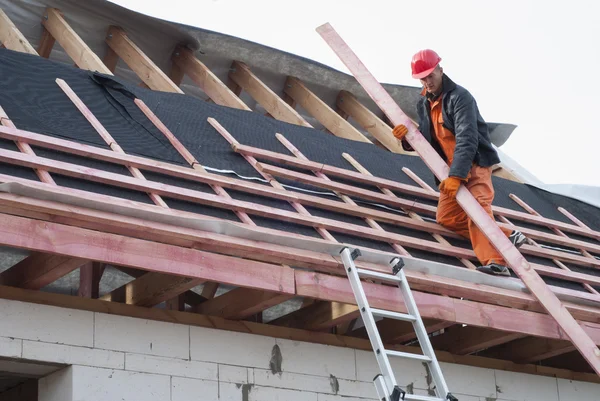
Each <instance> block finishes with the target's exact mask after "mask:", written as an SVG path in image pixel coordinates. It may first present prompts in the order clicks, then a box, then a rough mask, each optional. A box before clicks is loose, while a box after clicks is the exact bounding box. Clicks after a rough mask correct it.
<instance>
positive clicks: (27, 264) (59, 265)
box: [0, 252, 87, 289]
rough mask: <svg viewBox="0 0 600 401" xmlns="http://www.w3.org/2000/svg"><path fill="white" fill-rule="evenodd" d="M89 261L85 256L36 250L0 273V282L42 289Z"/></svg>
mask: <svg viewBox="0 0 600 401" xmlns="http://www.w3.org/2000/svg"><path fill="white" fill-rule="evenodd" d="M85 263H87V261H86V260H85V259H83V258H77V257H70V256H63V255H53V254H49V253H42V252H34V253H33V254H31V255H29V256H28V257H26V258H25V259H23V260H22V261H20V262H19V263H17V264H16V265H14V266H12V267H11V268H9V269H8V270H5V271H4V272H2V273H0V284H2V285H10V286H14V287H23V288H29V289H40V288H42V287H45V286H46V285H48V284H51V283H53V282H55V281H56V280H58V279H59V278H61V277H63V276H65V275H67V274H68V273H70V272H72V271H73V270H75V269H77V268H79V267H80V266H82V265H84V264H85Z"/></svg>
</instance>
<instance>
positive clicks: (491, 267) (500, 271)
mask: <svg viewBox="0 0 600 401" xmlns="http://www.w3.org/2000/svg"><path fill="white" fill-rule="evenodd" d="M477 271H480V272H482V273H487V274H491V275H494V276H506V277H510V271H509V270H508V267H506V266H504V265H500V264H498V263H490V264H487V265H485V266H479V267H478V268H477Z"/></svg>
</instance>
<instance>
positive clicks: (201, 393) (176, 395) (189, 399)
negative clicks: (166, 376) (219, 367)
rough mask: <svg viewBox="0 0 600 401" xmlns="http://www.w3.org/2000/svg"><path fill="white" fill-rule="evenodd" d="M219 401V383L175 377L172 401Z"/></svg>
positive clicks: (172, 384) (172, 387)
mask: <svg viewBox="0 0 600 401" xmlns="http://www.w3.org/2000/svg"><path fill="white" fill-rule="evenodd" d="M198 400H202V401H219V383H218V382H216V381H209V380H198V379H188V378H183V377H173V380H172V383H171V398H170V401H198Z"/></svg>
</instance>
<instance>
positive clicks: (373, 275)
mask: <svg viewBox="0 0 600 401" xmlns="http://www.w3.org/2000/svg"><path fill="white" fill-rule="evenodd" d="M356 271H357V272H358V274H359V275H360V276H361V277H368V278H375V279H379V280H384V281H392V282H396V283H399V282H401V281H402V279H401V278H400V277H398V276H394V275H393V274H386V273H379V272H376V271H373V270H365V269H356Z"/></svg>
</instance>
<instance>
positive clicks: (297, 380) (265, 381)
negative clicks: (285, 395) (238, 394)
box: [254, 369, 339, 394]
mask: <svg viewBox="0 0 600 401" xmlns="http://www.w3.org/2000/svg"><path fill="white" fill-rule="evenodd" d="M254 384H256V385H257V386H267V387H277V388H286V389H290V390H303V391H312V392H316V393H329V394H336V392H337V388H338V386H339V384H338V381H337V379H335V378H328V377H322V376H311V375H305V374H299V373H289V372H282V373H275V374H273V373H272V372H271V371H270V370H263V369H254Z"/></svg>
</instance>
